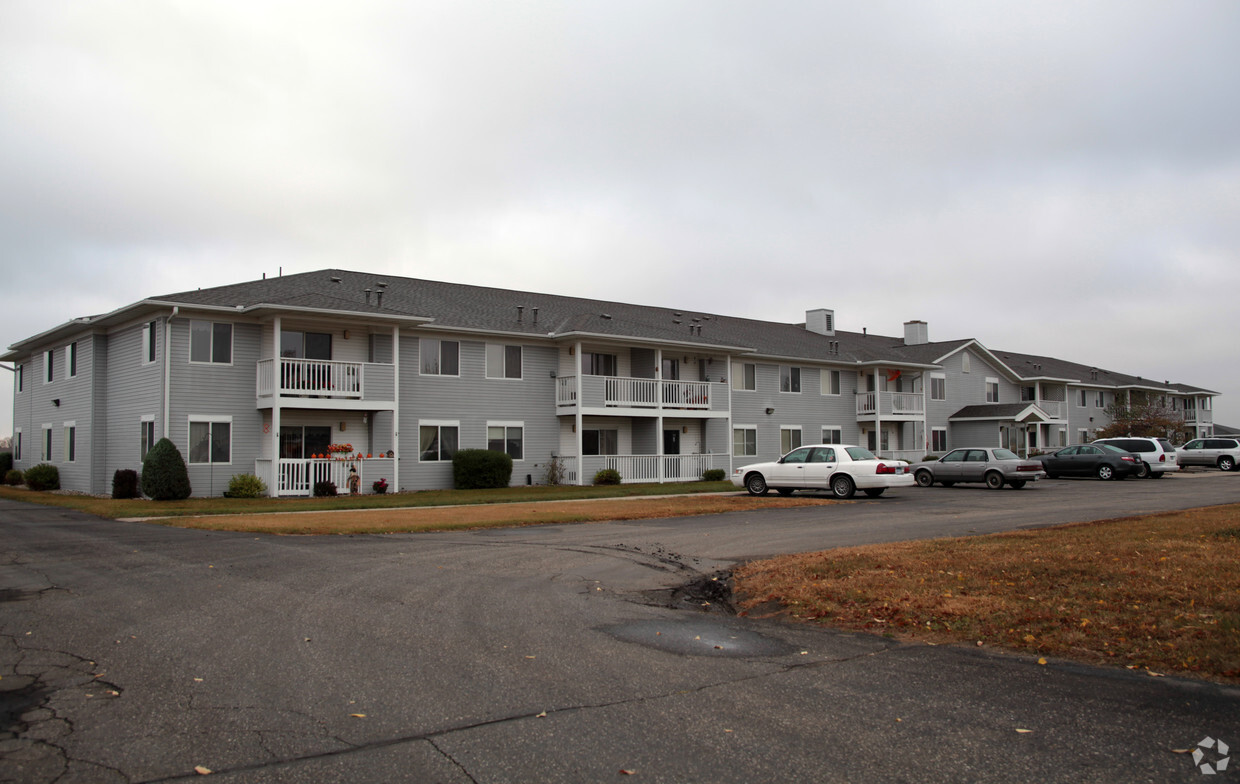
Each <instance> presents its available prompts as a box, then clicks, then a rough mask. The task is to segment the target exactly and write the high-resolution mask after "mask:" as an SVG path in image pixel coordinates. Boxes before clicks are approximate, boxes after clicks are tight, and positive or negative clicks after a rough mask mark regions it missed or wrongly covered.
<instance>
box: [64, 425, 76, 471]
mask: <svg viewBox="0 0 1240 784" xmlns="http://www.w3.org/2000/svg"><path fill="white" fill-rule="evenodd" d="M64 432H65V441H64V447H65V449H64V452H63V456H64V462H66V463H73V462H75V461H76V460H77V422H65V431H64Z"/></svg>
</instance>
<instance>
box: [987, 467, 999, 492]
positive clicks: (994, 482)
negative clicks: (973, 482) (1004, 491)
mask: <svg viewBox="0 0 1240 784" xmlns="http://www.w3.org/2000/svg"><path fill="white" fill-rule="evenodd" d="M986 486H987V487H989V488H990V489H991V490H999V489H1000V488H1002V487H1003V474H1001V473H999V472H998V471H988V472H987V473H986Z"/></svg>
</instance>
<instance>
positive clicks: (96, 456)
mask: <svg viewBox="0 0 1240 784" xmlns="http://www.w3.org/2000/svg"><path fill="white" fill-rule="evenodd" d="M90 385H91V413H90V421H91V450H90V467H91V487H92V488H93V490H92V492H94V493H110V492H111V491H112V474H111V473H110V472H109V471H108V338H107V336H106V335H95V336H93V337H92V338H91V374H90Z"/></svg>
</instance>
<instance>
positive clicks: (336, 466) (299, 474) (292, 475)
mask: <svg viewBox="0 0 1240 784" xmlns="http://www.w3.org/2000/svg"><path fill="white" fill-rule="evenodd" d="M273 463H274V464H275V465H274V466H273V465H272V464H273ZM395 465H396V461H395V460H392V459H390V458H378V457H376V458H367V459H366V460H339V459H334V458H305V459H298V460H288V459H280V460H274V461H273V460H269V459H259V460H255V461H254V474H255V476H257V477H259V478H260V479H262V480H263V481H264V482H266V483H267V487H269V488H274V489H275V491H276V492H275V495H277V496H308V495H311V494H312V493H313V492H314V486H315V485H316V484H317V483H319V482H334V483H335V485H336V488H337V490H338V491H339V492H340V494H341V495H347V494H348V493H349V492H350V490H349V469H350V468H355V469H357V476H358V492H359V493H360V494H362V495H366V494H370V493H373V492H374V490H373V489H372V487H371V486H372V485H373V484H374V483H375V482H376V481H378V480H379V479H386V480H387V483H388V487H390V488H392V490H393V492H395V490H396V484H397V483H396V474H395V472H394V471H393V469H394V468H395ZM273 468H274V472H275V473H274V474H273Z"/></svg>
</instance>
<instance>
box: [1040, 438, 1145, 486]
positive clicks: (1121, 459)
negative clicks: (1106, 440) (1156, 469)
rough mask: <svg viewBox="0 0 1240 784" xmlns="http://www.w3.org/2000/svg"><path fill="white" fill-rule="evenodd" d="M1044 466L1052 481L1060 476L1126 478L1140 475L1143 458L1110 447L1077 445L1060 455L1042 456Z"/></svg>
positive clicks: (1065, 449) (1065, 448) (1057, 453)
mask: <svg viewBox="0 0 1240 784" xmlns="http://www.w3.org/2000/svg"><path fill="white" fill-rule="evenodd" d="M1038 460H1041V461H1042V467H1043V468H1045V469H1046V475H1047V476H1048V477H1050V478H1051V479H1055V478H1057V477H1060V476H1096V477H1098V478H1099V479H1125V478H1127V477H1129V476H1136V475H1137V473H1138V472H1140V470H1141V469H1140V467H1139V465H1140V463H1141V459H1140V458H1139V457H1137V456H1136V455H1134V454H1132V453H1131V452H1126V451H1124V450H1123V449H1120V448H1119V447H1117V446H1111V445H1110V444H1074V445H1073V446H1066V447H1064V448H1063V449H1060V450H1059V451H1058V452H1053V453H1051V454H1049V455H1040V456H1039V457H1038Z"/></svg>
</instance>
